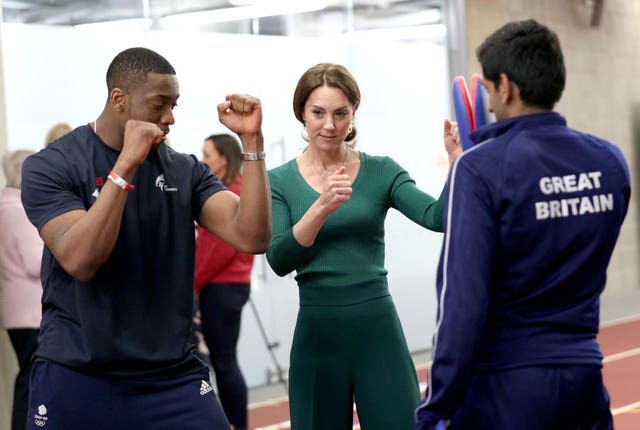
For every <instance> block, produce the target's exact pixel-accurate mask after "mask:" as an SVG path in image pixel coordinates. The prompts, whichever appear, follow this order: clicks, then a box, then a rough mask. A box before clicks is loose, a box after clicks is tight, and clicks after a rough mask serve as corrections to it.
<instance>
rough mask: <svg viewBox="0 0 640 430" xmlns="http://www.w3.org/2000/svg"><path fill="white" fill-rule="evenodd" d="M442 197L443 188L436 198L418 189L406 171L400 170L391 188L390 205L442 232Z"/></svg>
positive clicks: (424, 224)
mask: <svg viewBox="0 0 640 430" xmlns="http://www.w3.org/2000/svg"><path fill="white" fill-rule="evenodd" d="M444 199H445V189H443V190H442V192H441V193H440V197H439V198H438V199H437V200H436V199H435V198H434V197H432V196H430V195H429V194H427V193H425V192H424V191H422V190H420V189H419V188H418V187H417V186H416V184H415V182H414V181H413V179H411V177H410V176H409V174H408V173H407V172H402V173H401V174H400V175H398V177H397V178H396V181H395V187H394V188H393V189H392V194H391V207H393V208H395V209H397V210H399V211H400V212H401V213H402V214H404V215H405V216H406V217H407V218H409V219H410V220H412V221H413V222H415V223H417V224H419V225H421V226H423V227H425V228H427V229H429V230H432V231H437V232H442V231H443V225H442V210H443V206H444Z"/></svg>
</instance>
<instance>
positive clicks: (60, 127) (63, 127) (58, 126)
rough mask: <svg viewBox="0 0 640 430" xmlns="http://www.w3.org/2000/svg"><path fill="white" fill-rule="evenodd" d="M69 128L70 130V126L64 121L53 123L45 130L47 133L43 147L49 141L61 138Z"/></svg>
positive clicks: (47, 144)
mask: <svg viewBox="0 0 640 430" xmlns="http://www.w3.org/2000/svg"><path fill="white" fill-rule="evenodd" d="M71 130H72V128H71V126H70V125H69V124H67V123H66V122H58V123H55V124H53V125H52V126H51V128H49V130H48V131H47V135H46V136H45V138H44V146H45V148H46V147H47V146H49V144H50V143H51V142H53V141H54V140H56V139H59V138H61V137H62V136H64V135H65V134H67V133H69V132H70V131H71Z"/></svg>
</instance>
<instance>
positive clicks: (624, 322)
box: [249, 315, 640, 430]
mask: <svg viewBox="0 0 640 430" xmlns="http://www.w3.org/2000/svg"><path fill="white" fill-rule="evenodd" d="M598 340H599V342H600V347H601V348H602V353H603V354H604V356H605V358H604V368H603V372H604V381H605V384H606V386H607V389H608V390H609V394H610V395H611V413H612V414H613V419H614V424H615V429H616V430H638V429H640V315H636V316H633V317H630V318H624V319H621V320H617V321H612V322H609V323H606V324H603V325H602V327H601V329H600V335H599V336H598ZM427 368H428V364H424V365H422V366H417V371H418V380H419V381H420V388H421V390H422V393H423V394H424V389H425V386H426V379H427ZM288 407H289V406H288V400H287V398H286V397H280V398H276V399H272V400H269V401H264V402H260V403H254V404H251V405H250V406H249V427H250V428H251V429H253V430H285V429H286V430H288V429H289V428H290V424H289V410H288ZM354 423H356V424H355V425H354V426H353V428H354V429H359V428H360V426H359V425H358V424H357V414H355V413H354Z"/></svg>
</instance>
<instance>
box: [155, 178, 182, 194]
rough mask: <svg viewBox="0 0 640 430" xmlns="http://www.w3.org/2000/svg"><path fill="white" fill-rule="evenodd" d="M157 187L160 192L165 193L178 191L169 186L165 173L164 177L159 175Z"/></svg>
mask: <svg viewBox="0 0 640 430" xmlns="http://www.w3.org/2000/svg"><path fill="white" fill-rule="evenodd" d="M156 187H157V188H158V189H159V190H160V191H164V192H171V191H178V189H177V188H176V187H172V186H170V185H168V184H167V181H166V180H165V179H164V173H163V174H162V175H158V177H157V178H156Z"/></svg>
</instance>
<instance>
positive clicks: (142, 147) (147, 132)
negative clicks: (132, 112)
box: [114, 119, 164, 182]
mask: <svg viewBox="0 0 640 430" xmlns="http://www.w3.org/2000/svg"><path fill="white" fill-rule="evenodd" d="M163 139H164V133H163V132H162V130H161V129H160V127H158V126H157V125H156V124H153V123H151V122H146V121H137V120H133V119H130V120H129V121H127V123H126V124H125V127H124V143H123V145H122V151H120V156H119V157H118V161H117V162H116V166H114V171H116V173H118V174H119V175H120V176H122V177H123V178H124V179H125V180H127V182H129V181H131V178H132V176H133V173H134V172H135V169H136V168H137V167H138V166H139V165H140V164H142V162H143V161H144V160H145V159H146V158H147V155H149V150H150V149H151V147H154V146H157V145H159V144H160V143H161V142H162V140H163Z"/></svg>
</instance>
